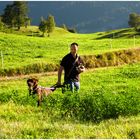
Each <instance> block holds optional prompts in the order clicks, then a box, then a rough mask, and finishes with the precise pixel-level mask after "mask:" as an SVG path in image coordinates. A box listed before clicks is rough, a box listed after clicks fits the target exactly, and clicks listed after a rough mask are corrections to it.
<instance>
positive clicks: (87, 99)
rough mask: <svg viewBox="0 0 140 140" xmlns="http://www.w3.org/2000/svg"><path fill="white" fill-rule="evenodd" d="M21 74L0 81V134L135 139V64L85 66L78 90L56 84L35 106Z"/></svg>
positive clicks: (49, 81) (138, 126) (138, 77)
mask: <svg viewBox="0 0 140 140" xmlns="http://www.w3.org/2000/svg"><path fill="white" fill-rule="evenodd" d="M36 77H37V78H39V84H40V85H42V86H47V87H48V86H51V85H53V84H54V83H55V82H56V80H57V75H50V76H46V75H42V76H38V75H36ZM26 79H27V78H19V79H15V80H6V79H5V80H4V79H3V80H2V81H0V124H1V126H3V127H1V130H0V138H140V116H139V112H140V87H139V85H140V63H137V64H131V65H126V66H122V67H119V68H104V69H94V70H88V71H87V72H85V73H83V74H81V90H80V93H79V94H71V93H69V92H66V93H65V94H62V93H61V90H60V89H58V90H56V91H55V92H54V93H53V94H52V95H50V96H49V97H48V98H44V100H43V103H42V106H41V107H39V108H37V107H36V97H29V96H28V90H27V85H26Z"/></svg>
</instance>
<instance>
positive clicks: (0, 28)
mask: <svg viewBox="0 0 140 140" xmlns="http://www.w3.org/2000/svg"><path fill="white" fill-rule="evenodd" d="M3 28H4V23H3V22H2V17H0V30H3Z"/></svg>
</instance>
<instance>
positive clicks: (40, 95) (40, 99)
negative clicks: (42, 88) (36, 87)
mask: <svg viewBox="0 0 140 140" xmlns="http://www.w3.org/2000/svg"><path fill="white" fill-rule="evenodd" d="M41 101H42V94H41V93H38V106H40V105H41Z"/></svg>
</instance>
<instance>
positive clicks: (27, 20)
mask: <svg viewBox="0 0 140 140" xmlns="http://www.w3.org/2000/svg"><path fill="white" fill-rule="evenodd" d="M30 25H31V19H30V18H28V17H26V18H25V28H27V26H30Z"/></svg>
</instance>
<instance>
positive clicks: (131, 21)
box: [128, 13, 140, 31]
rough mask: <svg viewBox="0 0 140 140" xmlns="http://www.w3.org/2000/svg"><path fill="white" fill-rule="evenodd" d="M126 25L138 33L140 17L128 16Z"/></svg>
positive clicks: (134, 14)
mask: <svg viewBox="0 0 140 140" xmlns="http://www.w3.org/2000/svg"><path fill="white" fill-rule="evenodd" d="M128 24H129V26H130V27H134V28H135V30H136V31H138V27H139V26H140V15H138V14H136V13H132V14H130V15H129V21H128Z"/></svg>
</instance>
